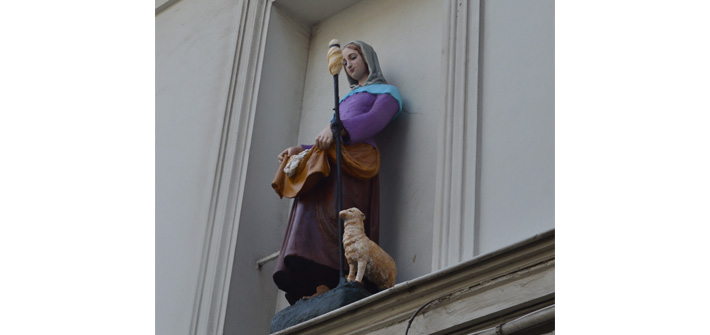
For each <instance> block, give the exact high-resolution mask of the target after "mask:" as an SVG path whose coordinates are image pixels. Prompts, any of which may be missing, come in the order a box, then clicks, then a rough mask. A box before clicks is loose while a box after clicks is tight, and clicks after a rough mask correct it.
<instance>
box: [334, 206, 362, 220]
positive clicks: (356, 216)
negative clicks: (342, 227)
mask: <svg viewBox="0 0 710 335" xmlns="http://www.w3.org/2000/svg"><path fill="white" fill-rule="evenodd" d="M340 218H341V219H343V221H345V223H348V222H363V221H364V220H365V214H362V212H361V211H360V210H359V209H357V207H353V208H349V209H344V210H342V211H340Z"/></svg>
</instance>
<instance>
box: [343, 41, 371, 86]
mask: <svg viewBox="0 0 710 335" xmlns="http://www.w3.org/2000/svg"><path fill="white" fill-rule="evenodd" d="M343 63H344V66H345V71H346V72H347V74H348V76H350V78H353V79H355V80H356V81H357V82H358V83H359V84H360V85H362V84H364V83H365V81H367V77H368V76H369V75H370V71H368V69H367V63H365V60H364V59H363V58H362V56H360V53H358V52H357V50H355V49H351V48H344V49H343Z"/></svg>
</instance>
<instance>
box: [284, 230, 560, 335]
mask: <svg viewBox="0 0 710 335" xmlns="http://www.w3.org/2000/svg"><path fill="white" fill-rule="evenodd" d="M554 277H555V231H554V229H553V230H550V231H547V232H544V233H542V234H539V235H536V236H533V237H530V238H528V239H525V240H523V241H520V242H518V243H515V244H512V245H510V246H508V247H504V248H501V249H498V250H496V251H493V252H490V253H487V254H484V255H480V256H476V257H474V258H473V259H470V260H467V261H465V262H462V263H460V264H457V265H455V266H451V267H448V268H445V269H442V270H439V271H437V272H434V273H430V274H428V275H425V276H422V277H419V278H416V279H413V280H411V281H407V282H404V283H400V284H397V285H395V286H394V287H392V288H390V289H388V290H385V291H382V292H379V293H377V294H374V295H372V296H369V297H367V298H365V299H362V300H359V301H356V302H354V303H352V304H350V305H348V306H345V307H343V308H340V309H337V310H334V311H332V312H329V313H327V314H324V315H321V316H318V317H316V318H313V319H311V320H308V321H306V322H303V323H300V324H297V325H295V326H292V327H290V328H287V329H284V330H282V331H279V332H277V333H274V334H273V335H286V334H289V335H296V334H404V333H405V329H406V327H407V326H408V323H409V321H410V320H411V321H412V322H411V329H410V331H409V334H451V333H456V334H463V333H465V334H470V333H471V332H474V331H477V330H482V329H487V328H488V327H490V325H491V324H500V323H501V322H508V321H513V320H515V319H516V318H518V317H520V316H523V315H526V314H528V313H530V312H533V311H536V310H540V309H542V308H545V307H548V306H553V305H554V304H555V282H554Z"/></svg>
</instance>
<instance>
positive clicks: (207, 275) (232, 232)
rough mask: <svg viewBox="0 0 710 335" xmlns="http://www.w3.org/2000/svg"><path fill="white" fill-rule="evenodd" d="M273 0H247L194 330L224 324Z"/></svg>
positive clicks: (206, 333)
mask: <svg viewBox="0 0 710 335" xmlns="http://www.w3.org/2000/svg"><path fill="white" fill-rule="evenodd" d="M273 1H274V0H243V1H242V5H241V6H242V7H241V14H240V17H239V18H238V21H237V22H238V23H237V24H238V34H237V40H236V41H235V43H236V48H235V51H234V62H233V65H232V74H231V78H230V83H229V93H228V97H227V101H226V107H225V116H224V121H223V126H222V135H221V139H220V148H219V156H218V159H217V166H216V172H215V180H214V184H213V188H212V197H211V200H210V209H209V216H208V222H207V231H206V234H205V243H204V249H203V252H202V260H201V264H200V273H199V278H198V286H197V290H196V293H195V305H194V306H193V315H192V320H191V322H190V334H192V335H218V334H222V332H223V328H224V321H225V314H226V310H227V297H228V296H229V284H230V280H231V275H232V264H233V262H234V251H235V248H236V241H237V234H238V230H239V217H240V214H241V204H242V198H243V196H244V186H245V183H246V178H245V177H246V172H247V166H248V163H249V162H248V160H249V148H250V146H251V138H252V129H253V124H254V114H255V112H256V102H257V97H258V93H259V92H258V91H259V81H260V77H261V76H260V75H259V74H260V73H261V67H262V61H263V53H264V47H265V44H266V33H267V30H268V29H267V28H268V23H269V17H270V11H271V4H272V3H273Z"/></svg>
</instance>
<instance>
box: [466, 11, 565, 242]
mask: <svg viewBox="0 0 710 335" xmlns="http://www.w3.org/2000/svg"><path fill="white" fill-rule="evenodd" d="M482 7H483V29H482V30H483V37H482V43H481V49H482V54H481V58H482V60H481V64H482V67H481V84H480V86H481V93H480V97H481V113H482V115H481V122H482V124H481V159H480V161H481V179H480V209H479V210H480V226H479V232H480V234H479V236H478V243H479V248H480V249H479V252H480V253H485V252H488V251H492V250H495V249H498V248H500V247H502V246H504V245H507V244H510V243H513V242H516V241H519V240H522V239H524V238H526V237H529V236H532V235H535V234H536V233H539V232H542V231H546V230H549V229H552V228H554V219H555V217H554V214H555V207H554V204H555V193H554V187H555V139H554V133H555V124H554V120H555V113H554V111H555V100H554V92H555V81H554V79H555V77H554V76H555V63H554V61H555V44H554V42H555V34H554V22H555V17H554V1H552V0H544V1H530V2H521V1H511V0H503V1H485V2H483V4H482Z"/></svg>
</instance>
